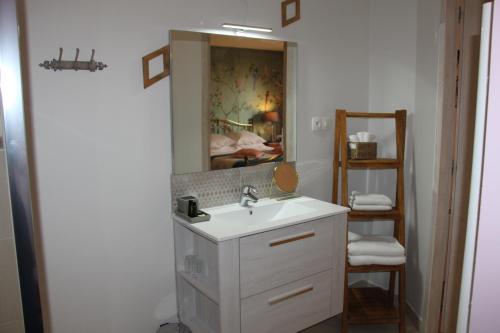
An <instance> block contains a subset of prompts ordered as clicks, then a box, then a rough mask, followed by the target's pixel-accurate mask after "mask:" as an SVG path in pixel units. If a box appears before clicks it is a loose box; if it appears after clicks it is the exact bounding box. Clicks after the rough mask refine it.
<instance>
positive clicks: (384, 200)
mask: <svg viewBox="0 0 500 333" xmlns="http://www.w3.org/2000/svg"><path fill="white" fill-rule="evenodd" d="M349 204H350V206H351V207H352V209H354V210H377V211H382V210H391V209H392V201H391V199H390V198H389V197H388V196H386V195H383V194H360V193H359V192H357V191H353V192H352V193H351V197H350V200H349Z"/></svg>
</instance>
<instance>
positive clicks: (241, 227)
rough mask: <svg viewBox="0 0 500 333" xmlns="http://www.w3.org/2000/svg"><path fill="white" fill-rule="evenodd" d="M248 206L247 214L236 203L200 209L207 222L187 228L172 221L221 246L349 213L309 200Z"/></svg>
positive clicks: (336, 206)
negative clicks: (219, 243) (250, 236)
mask: <svg viewBox="0 0 500 333" xmlns="http://www.w3.org/2000/svg"><path fill="white" fill-rule="evenodd" d="M252 206H253V208H252V209H251V211H250V209H248V208H243V207H241V206H240V205H239V204H238V203H235V204H230V205H224V206H219V207H212V208H206V209H203V211H205V212H207V213H209V214H210V215H211V219H210V221H207V222H199V223H194V224H191V223H189V222H187V221H186V220H184V219H183V218H181V217H179V216H177V215H175V214H174V220H175V221H177V222H178V223H180V224H182V225H183V226H185V227H187V228H189V229H191V230H193V231H194V232H196V233H197V234H200V235H202V236H204V237H206V238H208V239H210V240H212V241H215V242H222V241H226V240H230V239H234V238H240V237H243V236H248V235H253V234H257V233H260V232H264V231H269V230H273V229H278V228H283V227H287V226H290V225H294V224H299V223H302V222H307V221H310V220H316V219H320V218H323V217H327V216H332V215H338V214H345V213H347V212H349V211H350V209H349V208H348V207H343V206H339V205H335V204H332V203H329V202H325V201H321V200H317V199H313V198H309V197H298V198H294V199H288V200H282V201H278V200H276V199H269V198H266V199H260V200H259V202H257V203H256V204H254V205H252ZM250 213H252V214H250Z"/></svg>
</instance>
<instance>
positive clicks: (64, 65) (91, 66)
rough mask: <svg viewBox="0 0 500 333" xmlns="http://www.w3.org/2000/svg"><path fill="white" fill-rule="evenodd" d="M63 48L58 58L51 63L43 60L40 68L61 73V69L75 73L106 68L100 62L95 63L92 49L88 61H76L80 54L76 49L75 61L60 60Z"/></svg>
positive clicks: (60, 49)
mask: <svg viewBox="0 0 500 333" xmlns="http://www.w3.org/2000/svg"><path fill="white" fill-rule="evenodd" d="M62 54H63V48H62V47H60V48H59V58H58V59H57V60H56V59H52V60H51V61H49V60H45V61H44V62H43V63H41V64H40V67H43V68H45V69H52V70H54V72H55V71H58V70H59V71H62V70H63V69H72V70H75V71H79V70H84V71H91V72H95V71H96V70H100V71H102V70H103V69H104V68H106V67H108V65H106V64H104V63H102V62H101V61H95V60H94V55H95V49H92V56H91V57H90V61H78V56H79V54H80V49H79V48H76V55H75V60H62V59H61V58H62Z"/></svg>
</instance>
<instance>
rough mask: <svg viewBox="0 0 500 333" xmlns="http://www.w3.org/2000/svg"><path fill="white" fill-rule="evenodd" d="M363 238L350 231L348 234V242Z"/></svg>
mask: <svg viewBox="0 0 500 333" xmlns="http://www.w3.org/2000/svg"><path fill="white" fill-rule="evenodd" d="M361 238H363V236H361V235H360V234H357V233H355V232H351V231H348V232H347V241H348V242H355V241H358V240H360V239H361Z"/></svg>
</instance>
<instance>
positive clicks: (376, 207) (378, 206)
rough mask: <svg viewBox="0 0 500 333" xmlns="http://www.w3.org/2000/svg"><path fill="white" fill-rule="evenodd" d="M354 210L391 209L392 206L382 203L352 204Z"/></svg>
mask: <svg viewBox="0 0 500 333" xmlns="http://www.w3.org/2000/svg"><path fill="white" fill-rule="evenodd" d="M351 207H352V209H354V210H377V211H380V210H391V209H392V206H380V205H357V204H354V205H351Z"/></svg>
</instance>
